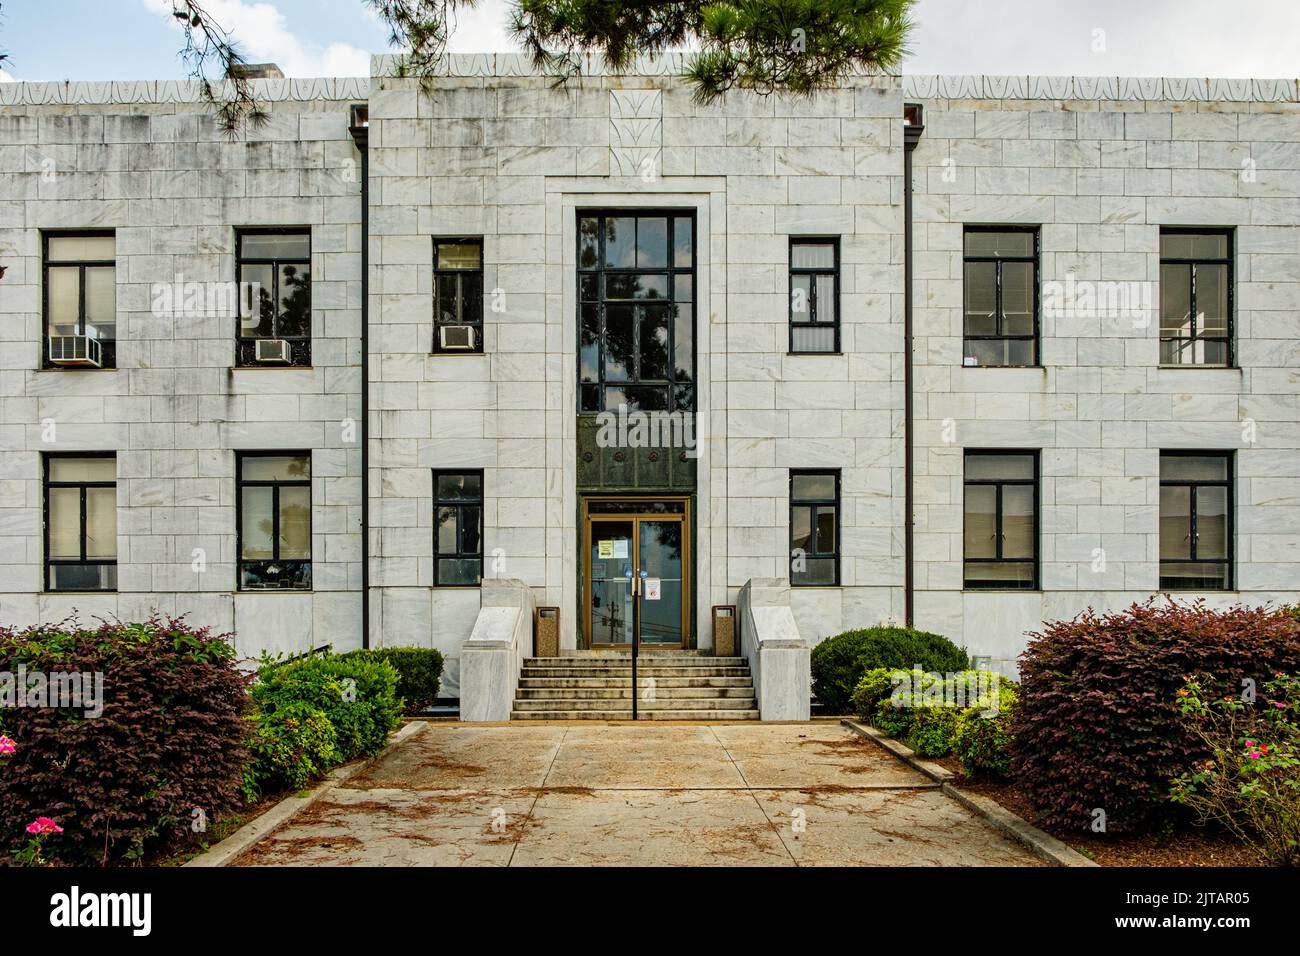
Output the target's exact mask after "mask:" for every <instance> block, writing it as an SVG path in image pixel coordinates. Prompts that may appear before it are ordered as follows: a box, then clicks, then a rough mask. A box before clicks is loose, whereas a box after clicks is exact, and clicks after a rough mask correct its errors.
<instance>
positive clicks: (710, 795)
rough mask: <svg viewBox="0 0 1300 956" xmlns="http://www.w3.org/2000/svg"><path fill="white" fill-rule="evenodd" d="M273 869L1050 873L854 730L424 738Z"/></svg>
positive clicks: (455, 729)
mask: <svg viewBox="0 0 1300 956" xmlns="http://www.w3.org/2000/svg"><path fill="white" fill-rule="evenodd" d="M237 864H238V865H244V866H258V865H272V866H286V865H289V866H338V865H345V866H346V865H370V866H376V865H377V866H460V865H481V866H552V865H581V866H628V865H633V866H636V865H652V866H653V865H658V866H683V865H708V866H718V865H749V866H791V865H799V866H809V865H847V866H935V865H946V866H982V865H1002V866H1006V865H1010V866H1037V865H1041V863H1040V861H1038V860H1037V859H1035V858H1034V857H1033V856H1031V855H1030V854H1029V853H1028V852H1027V851H1026V850H1024V849H1023V848H1022V847H1020V846H1019V844H1016V843H1014V842H1012V841H1011V840H1009V839H1007V838H1006V837H1004V836H1003V835H1002V834H1000V833H999V832H998V831H997V830H995V829H994V828H993V827H991V826H989V825H988V824H987V823H985V822H984V821H983V820H981V819H980V818H978V817H976V816H974V815H973V814H971V813H970V812H969V811H967V810H965V809H963V808H962V807H961V806H959V805H958V804H957V803H956V802H955V801H953V800H951V799H949V798H948V797H946V796H944V795H943V794H942V793H940V791H939V790H938V788H937V785H935V784H933V783H931V782H930V781H929V780H928V779H926V778H925V777H923V776H921V775H920V774H918V773H916V772H915V771H914V770H912V769H911V768H909V767H907V766H905V765H904V764H902V763H901V762H900V761H898V760H896V759H894V758H893V757H891V756H889V755H888V754H886V753H884V752H883V751H882V750H880V748H878V747H876V746H875V745H874V744H872V743H870V742H869V741H866V740H863V739H862V738H861V737H859V736H857V735H856V734H853V733H852V732H850V731H848V730H846V729H845V728H843V727H841V726H839V725H838V724H832V723H801V724H759V723H750V724H744V723H733V724H666V725H650V724H641V725H628V724H593V723H589V722H574V723H565V724H529V725H521V724H517V723H516V724H510V725H481V724H480V725H470V724H440V723H429V724H426V725H424V727H423V728H421V729H419V730H418V731H416V732H415V733H413V734H411V735H410V736H408V737H407V738H406V739H405V740H402V741H400V742H399V743H397V744H396V745H394V746H392V747H390V748H389V749H388V751H387V752H385V753H384V754H383V756H381V757H380V759H379V760H378V761H377V762H376V763H375V764H374V765H373V766H371V767H370V768H369V769H367V770H366V771H365V772H363V773H360V774H358V775H356V776H353V777H352V778H351V779H349V780H347V781H346V783H345V784H344V785H343V786H342V787H339V788H337V789H334V790H332V791H330V792H329V793H327V794H325V795H324V796H323V797H322V798H321V799H319V800H317V801H316V802H315V803H313V804H311V805H310V806H309V807H308V808H307V809H306V810H304V811H303V812H301V813H300V814H298V815H297V816H296V817H294V818H293V819H291V820H290V821H289V822H288V823H287V824H286V825H284V826H283V827H281V828H280V829H279V830H277V831H275V832H274V833H272V834H271V835H270V836H268V837H266V838H265V839H263V840H262V841H261V842H260V843H258V844H256V845H255V846H253V847H252V849H250V850H249V851H248V852H247V853H246V854H245V855H244V856H243V857H242V858H240V859H239V860H238V861H237Z"/></svg>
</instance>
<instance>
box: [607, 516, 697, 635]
mask: <svg viewBox="0 0 1300 956" xmlns="http://www.w3.org/2000/svg"><path fill="white" fill-rule="evenodd" d="M690 534H691V523H690V499H689V498H685V497H678V498H643V497H618V498H613V497H610V498H606V497H601V498H595V497H592V498H586V499H584V500H583V566H582V600H583V605H582V606H583V611H582V619H583V620H582V626H583V635H584V638H585V641H586V645H587V646H588V647H613V648H629V649H630V648H631V647H632V644H633V643H634V642H635V643H637V644H638V645H639V646H641V647H668V648H671V647H687V646H689V644H690V636H691V635H690V619H691V617H690V607H691V562H690Z"/></svg>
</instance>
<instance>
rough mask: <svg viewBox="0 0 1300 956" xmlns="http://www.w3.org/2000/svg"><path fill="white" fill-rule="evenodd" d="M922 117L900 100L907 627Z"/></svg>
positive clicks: (912, 596) (907, 614)
mask: <svg viewBox="0 0 1300 956" xmlns="http://www.w3.org/2000/svg"><path fill="white" fill-rule="evenodd" d="M923 119H924V114H923V113H922V111H921V104H920V103H904V104H903V352H904V356H903V608H904V610H903V616H904V618H905V622H906V624H907V626H908V627H911V626H912V622H913V619H914V616H915V610H916V577H915V572H914V570H913V564H914V560H913V559H914V557H915V553H914V551H915V546H914V544H913V540H912V525H913V519H912V512H913V509H914V508H915V501H914V492H913V478H914V476H913V462H912V459H913V450H912V445H913V442H912V430H913V429H912V298H913V296H912V151H913V150H915V149H916V144H917V143H919V142H920V141H921V134H922V133H923V132H925V124H924V123H923V122H922V120H923Z"/></svg>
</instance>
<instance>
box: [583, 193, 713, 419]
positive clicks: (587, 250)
mask: <svg viewBox="0 0 1300 956" xmlns="http://www.w3.org/2000/svg"><path fill="white" fill-rule="evenodd" d="M694 301H695V220H694V218H693V217H692V216H691V215H689V214H679V213H648V214H637V215H631V214H629V213H608V214H604V213H586V212H584V213H580V214H579V216H578V338H579V342H578V368H579V372H578V376H579V377H578V381H579V386H578V410H579V411H580V412H599V411H603V410H605V409H610V410H614V409H617V408H618V407H619V406H620V405H626V406H627V408H628V409H629V410H641V411H693V410H694V409H695V307H694Z"/></svg>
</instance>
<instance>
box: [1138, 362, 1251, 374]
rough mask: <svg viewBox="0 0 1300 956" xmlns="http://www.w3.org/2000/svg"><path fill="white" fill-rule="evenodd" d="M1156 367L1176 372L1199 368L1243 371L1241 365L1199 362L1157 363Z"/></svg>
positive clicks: (1218, 370) (1209, 370) (1216, 370)
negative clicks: (1183, 363)
mask: <svg viewBox="0 0 1300 956" xmlns="http://www.w3.org/2000/svg"><path fill="white" fill-rule="evenodd" d="M1156 368H1158V369H1160V370H1161V371H1176V372H1181V371H1185V370H1189V369H1197V370H1202V371H1208V372H1236V373H1238V374H1240V373H1241V371H1242V369H1241V366H1240V365H1198V364H1191V365H1157V366H1156Z"/></svg>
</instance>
